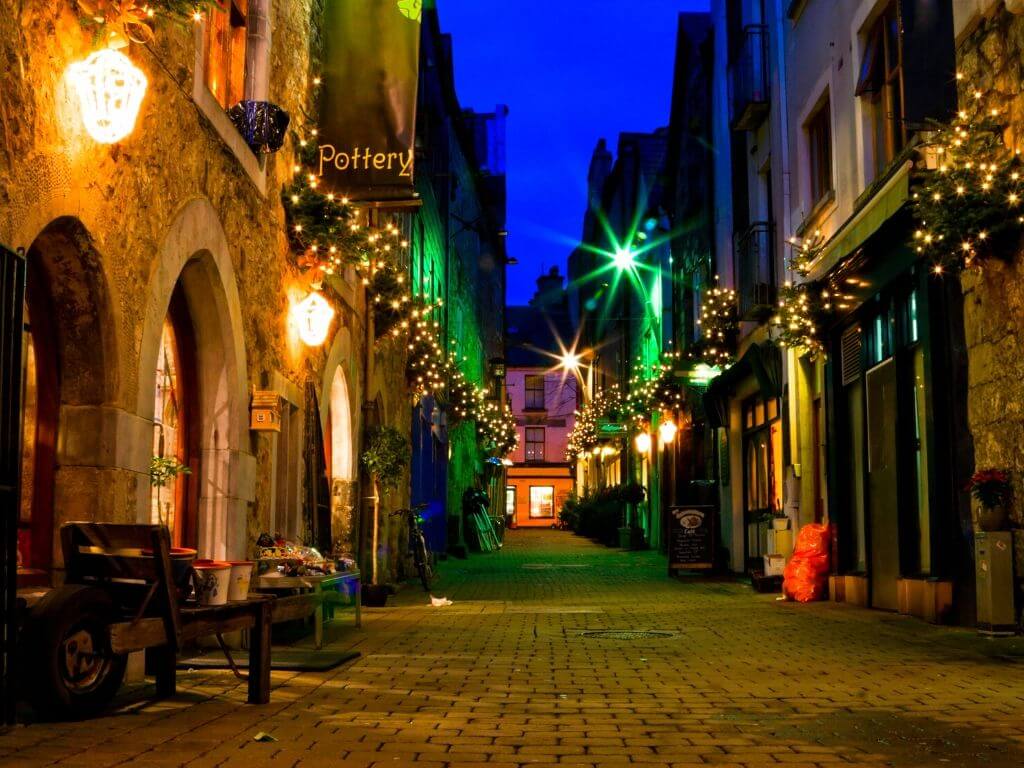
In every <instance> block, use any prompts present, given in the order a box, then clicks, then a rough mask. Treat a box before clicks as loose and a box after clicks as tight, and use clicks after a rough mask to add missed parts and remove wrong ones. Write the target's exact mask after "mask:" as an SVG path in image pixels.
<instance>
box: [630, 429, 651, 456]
mask: <svg viewBox="0 0 1024 768" xmlns="http://www.w3.org/2000/svg"><path fill="white" fill-rule="evenodd" d="M633 444H634V445H635V446H636V450H637V452H638V453H650V452H651V435H650V434H649V433H648V432H641V433H640V434H639V435H637V436H636V438H635V439H634V440H633Z"/></svg>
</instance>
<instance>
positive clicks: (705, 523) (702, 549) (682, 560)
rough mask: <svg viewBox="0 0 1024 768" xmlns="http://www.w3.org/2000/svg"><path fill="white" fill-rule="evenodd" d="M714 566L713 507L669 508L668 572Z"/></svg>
mask: <svg viewBox="0 0 1024 768" xmlns="http://www.w3.org/2000/svg"><path fill="white" fill-rule="evenodd" d="M714 567H715V508H714V507H712V506H707V505H704V506H700V505H694V506H687V507H669V510H668V572H669V575H672V574H673V573H675V572H676V571H689V570H708V569H711V568H714Z"/></svg>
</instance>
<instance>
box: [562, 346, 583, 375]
mask: <svg viewBox="0 0 1024 768" xmlns="http://www.w3.org/2000/svg"><path fill="white" fill-rule="evenodd" d="M582 363H583V357H582V356H581V355H577V354H576V353H575V352H573V351H571V350H570V351H569V352H564V353H562V354H561V355H559V357H558V364H559V366H561V368H562V369H563V370H566V371H570V372H576V371H579V369H580V365H581V364H582Z"/></svg>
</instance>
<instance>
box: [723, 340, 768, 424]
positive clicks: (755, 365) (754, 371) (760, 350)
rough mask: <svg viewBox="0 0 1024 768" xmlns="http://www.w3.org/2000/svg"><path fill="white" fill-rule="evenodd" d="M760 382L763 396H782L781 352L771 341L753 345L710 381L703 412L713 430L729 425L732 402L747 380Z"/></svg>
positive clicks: (758, 384)
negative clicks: (730, 404)
mask: <svg viewBox="0 0 1024 768" xmlns="http://www.w3.org/2000/svg"><path fill="white" fill-rule="evenodd" d="M751 376H753V377H754V378H755V379H756V380H757V386H758V389H759V390H760V392H761V396H762V397H782V351H781V350H780V349H779V347H778V345H776V344H775V343H774V342H771V341H765V342H762V343H760V344H751V345H750V346H749V347H748V348H747V351H746V352H744V353H743V357H741V358H740V359H739V360H737V361H736V362H735V363H733V364H732V365H730V366H729V367H728V368H726V369H725V371H723V372H722V374H721V375H720V376H717V377H715V378H714V379H712V380H711V384H709V385H708V389H707V391H706V392H705V393H704V410H705V412H706V413H707V417H708V424H709V425H710V426H711V427H713V428H718V427H725V426H728V424H729V400H731V399H732V395H733V392H735V391H736V389H737V388H738V386H739V385H740V384H741V383H742V382H743V381H744V380H745V379H748V378H750V377H751Z"/></svg>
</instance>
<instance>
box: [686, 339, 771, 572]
mask: <svg viewBox="0 0 1024 768" xmlns="http://www.w3.org/2000/svg"><path fill="white" fill-rule="evenodd" d="M782 402H783V401H782V355H781V352H780V350H779V347H778V346H776V345H775V344H774V343H772V342H771V341H762V342H759V343H751V344H750V345H749V346H748V347H747V349H746V350H745V352H744V353H743V354H742V355H741V356H740V358H739V359H738V360H737V361H736V362H735V363H734V364H733V365H731V366H730V367H729V368H727V369H726V370H725V371H724V372H723V373H722V374H721V375H720V376H718V377H716V378H715V379H713V380H712V382H711V384H710V385H709V387H708V389H707V391H706V393H705V394H704V408H705V411H706V415H707V421H708V426H709V427H711V428H712V429H714V430H715V433H716V434H717V441H716V449H717V454H718V462H717V463H718V480H719V499H718V501H719V503H720V509H721V514H720V518H721V546H722V547H724V548H725V549H726V550H728V552H729V562H730V566H731V568H732V569H733V570H734V571H737V572H742V573H749V572H753V571H759V570H761V569H762V568H763V565H764V555H765V554H767V553H768V547H767V538H768V531H769V529H770V528H771V518H772V517H773V516H774V515H776V514H778V513H781V511H782V509H783V477H784V471H783V470H784V467H785V465H786V456H785V441H784V439H783V419H782V412H783V404H782Z"/></svg>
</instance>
